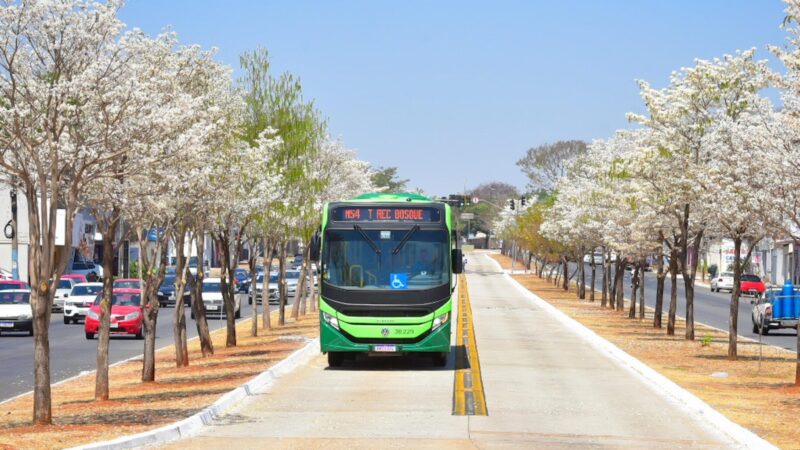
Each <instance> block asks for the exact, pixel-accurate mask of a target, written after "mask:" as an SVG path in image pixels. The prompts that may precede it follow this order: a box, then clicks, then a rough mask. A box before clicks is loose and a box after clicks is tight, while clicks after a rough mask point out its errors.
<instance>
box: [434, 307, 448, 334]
mask: <svg viewBox="0 0 800 450" xmlns="http://www.w3.org/2000/svg"><path fill="white" fill-rule="evenodd" d="M448 320H450V313H449V312H446V313H444V314H442V315H441V316H439V317H437V318H435V319H433V326H432V327H431V331H433V330H435V329H437V328H439V327H440V326H442V325H444V324H446V323H447V321H448Z"/></svg>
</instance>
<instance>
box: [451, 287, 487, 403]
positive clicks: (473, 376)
mask: <svg viewBox="0 0 800 450" xmlns="http://www.w3.org/2000/svg"><path fill="white" fill-rule="evenodd" d="M458 281H459V283H460V286H459V289H458V292H459V301H458V324H457V325H456V370H455V380H454V381H453V415H456V416H466V415H474V416H485V415H487V410H486V397H485V395H484V392H483V380H482V379H481V364H480V361H479V359H478V345H477V342H476V341H475V329H474V328H473V322H472V308H471V307H470V303H469V291H468V289H467V277H466V276H465V275H464V274H461V275H459V280H458Z"/></svg>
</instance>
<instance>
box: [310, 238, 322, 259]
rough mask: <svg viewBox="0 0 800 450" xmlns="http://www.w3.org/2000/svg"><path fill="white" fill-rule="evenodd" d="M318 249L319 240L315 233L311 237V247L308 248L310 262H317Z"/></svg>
mask: <svg viewBox="0 0 800 450" xmlns="http://www.w3.org/2000/svg"><path fill="white" fill-rule="evenodd" d="M319 247H320V239H319V234H317V233H315V234H314V236H312V237H311V245H310V248H309V253H310V255H309V258H310V259H311V261H319Z"/></svg>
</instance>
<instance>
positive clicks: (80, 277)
mask: <svg viewBox="0 0 800 450" xmlns="http://www.w3.org/2000/svg"><path fill="white" fill-rule="evenodd" d="M61 278H69V279H70V280H74V281H75V284H78V283H86V282H88V280H87V279H86V275H81V274H79V273H68V274H65V275H61Z"/></svg>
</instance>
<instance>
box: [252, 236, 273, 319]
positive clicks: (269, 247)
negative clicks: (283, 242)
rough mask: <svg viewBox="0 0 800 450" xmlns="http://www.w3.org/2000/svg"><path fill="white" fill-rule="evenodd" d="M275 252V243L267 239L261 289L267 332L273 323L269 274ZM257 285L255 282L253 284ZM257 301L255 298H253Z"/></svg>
mask: <svg viewBox="0 0 800 450" xmlns="http://www.w3.org/2000/svg"><path fill="white" fill-rule="evenodd" d="M274 251H275V245H274V242H273V241H272V240H271V239H267V240H266V241H265V242H264V260H263V264H264V284H263V288H262V289H261V303H262V307H263V308H264V309H263V311H262V313H261V314H262V318H261V322H262V325H261V326H262V327H263V329H265V330H269V329H270V328H272V321H271V319H270V310H269V272H270V270H271V269H272V252H274ZM253 285H255V282H253ZM253 298H254V300H253V301H255V297H253Z"/></svg>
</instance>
